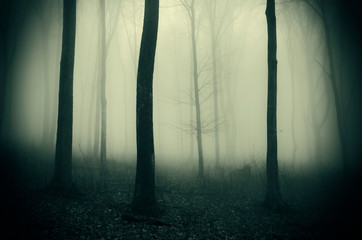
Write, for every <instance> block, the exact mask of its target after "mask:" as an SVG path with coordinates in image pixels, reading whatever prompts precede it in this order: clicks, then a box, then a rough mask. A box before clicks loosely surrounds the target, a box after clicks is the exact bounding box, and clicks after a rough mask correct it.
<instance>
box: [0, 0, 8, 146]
mask: <svg viewBox="0 0 362 240" xmlns="http://www.w3.org/2000/svg"><path fill="white" fill-rule="evenodd" d="M0 4H1V8H0V11H1V12H0V61H1V62H0V147H1V145H2V144H3V143H4V142H3V141H4V139H3V138H4V135H5V134H4V126H3V122H4V118H5V101H6V89H7V85H8V84H7V82H8V69H9V66H8V39H7V38H8V33H9V18H10V9H11V1H10V0H5V1H2V2H1V3H0Z"/></svg>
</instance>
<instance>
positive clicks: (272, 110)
mask: <svg viewBox="0 0 362 240" xmlns="http://www.w3.org/2000/svg"><path fill="white" fill-rule="evenodd" d="M265 14H266V19H267V26H268V107H267V157H266V175H267V193H266V199H265V205H266V206H267V207H269V208H272V209H273V208H279V207H280V206H281V194H280V188H279V174H278V139H277V63H278V62H277V34H276V17H275V0H267V7H266V12H265Z"/></svg>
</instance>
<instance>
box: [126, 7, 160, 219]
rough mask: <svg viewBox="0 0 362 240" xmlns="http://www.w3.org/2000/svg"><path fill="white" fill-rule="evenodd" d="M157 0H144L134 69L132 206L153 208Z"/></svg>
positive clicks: (149, 211) (139, 209) (145, 209)
mask: <svg viewBox="0 0 362 240" xmlns="http://www.w3.org/2000/svg"><path fill="white" fill-rule="evenodd" d="M158 12H159V1H158V0H145V12H144V22H143V32H142V39H141V49H140V56H139V62H138V72H137V102H136V106H137V111H136V119H137V122H136V130H137V168H136V183H135V191H134V195H133V202H132V209H133V210H134V211H136V212H140V213H142V214H152V213H154V211H155V207H156V199H155V150H154V136H153V88H152V85H153V72H154V63H155V53H156V43H157V32H158Z"/></svg>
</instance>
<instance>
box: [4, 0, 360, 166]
mask: <svg viewBox="0 0 362 240" xmlns="http://www.w3.org/2000/svg"><path fill="white" fill-rule="evenodd" d="M207 2H208V1H197V4H196V14H197V23H196V26H197V54H198V60H199V61H198V66H199V69H200V70H201V69H202V70H203V71H202V72H201V73H200V78H199V81H200V83H199V85H203V86H204V87H203V90H202V92H201V93H200V94H201V100H203V99H205V101H204V102H203V104H202V107H201V108H202V110H201V111H202V113H201V119H202V122H203V125H205V126H206V129H207V128H210V127H212V119H213V98H212V96H211V97H209V98H208V96H210V94H212V82H211V81H212V69H211V48H210V44H211V42H210V25H209V18H208V16H207V14H208V13H207V7H206V6H207V5H206V4H207ZM226 2H227V1H217V4H219V5H220V6H219V7H218V12H217V14H218V15H217V16H218V17H217V18H216V22H217V21H219V20H220V19H224V27H223V28H222V29H223V30H222V31H223V34H222V37H221V38H220V42H219V45H218V48H217V49H216V54H217V64H218V84H219V90H220V92H219V119H220V122H222V125H221V126H220V149H221V150H220V151H221V162H222V163H225V164H233V165H237V166H240V165H242V164H244V163H247V162H250V161H251V160H253V161H257V162H259V163H261V164H263V163H264V161H265V154H266V107H267V104H266V103H267V28H266V18H265V1H255V0H243V1H230V5H229V6H228V7H226V8H225V6H226V4H224V3H226ZM335 2H337V3H335ZM336 4H338V1H331V4H330V8H331V11H330V13H331V14H330V15H329V16H330V19H331V24H330V25H331V26H332V29H333V30H336V31H335V32H334V33H333V34H334V35H333V36H334V38H335V39H334V40H335V41H336V42H337V40H338V37H339V36H341V35H343V34H339V33H342V32H343V33H345V32H347V31H348V30H350V29H348V26H349V27H350V28H353V26H351V25H348V24H345V22H343V21H342V19H344V18H343V16H341V15H338V14H337V13H336V11H335V9H338V8H337V7H338V5H336ZM14 5H15V7H14V8H13V13H14V14H12V19H13V21H12V26H13V27H12V28H11V31H10V34H9V37H8V41H9V42H10V47H11V49H13V57H12V61H11V65H10V68H9V78H10V84H9V86H8V89H7V96H6V112H7V114H6V116H5V117H4V119H5V122H4V129H6V132H7V134H6V139H7V144H8V146H9V148H12V147H21V149H24V151H35V152H42V153H44V154H46V156H49V157H48V159H49V161H50V162H53V159H54V158H53V155H54V150H55V134H56V121H57V106H58V105H57V104H58V103H57V101H58V84H59V63H60V51H61V29H62V2H61V1H58V0H52V1H50V0H49V1H46V0H43V1H25V0H24V1H20V0H19V1H16V4H14ZM143 7H144V1H141V0H135V1H132V0H121V1H116V0H112V1H111V0H108V1H106V24H107V29H106V33H107V43H108V55H107V80H106V97H107V157H108V158H109V159H113V160H117V161H132V162H135V159H136V156H135V155H136V125H135V123H136V108H135V107H136V101H135V100H136V70H137V64H138V51H139V44H140V38H141V34H142V25H143ZM224 13H226V14H225V17H224V16H223V15H224ZM276 14H277V37H278V56H277V58H278V144H279V146H278V147H279V149H278V151H279V152H278V153H279V160H280V162H281V163H290V164H293V166H295V167H298V168H299V167H303V166H304V167H305V166H308V165H309V164H312V165H313V166H314V165H318V166H322V167H325V166H337V167H340V166H342V161H341V160H340V158H341V155H340V144H339V140H338V132H337V131H336V129H337V125H336V113H335V107H334V101H333V92H332V88H331V84H330V81H329V79H328V77H327V76H328V74H327V73H326V72H327V71H328V67H327V66H328V61H327V59H326V51H325V37H324V32H323V28H322V25H321V21H320V19H319V18H318V16H316V15H315V14H314V13H313V11H311V9H310V8H309V7H308V6H307V5H306V4H304V3H302V2H300V1H296V2H292V1H288V2H285V3H279V4H277V7H276ZM351 32H354V31H351ZM100 34H101V31H100V8H99V1H98V0H78V1H77V34H76V51H75V68H74V69H75V70H74V120H73V153H74V157H81V156H82V152H83V153H84V154H85V155H86V156H89V159H95V157H94V155H93V154H94V153H95V151H94V147H95V146H97V143H95V136H96V131H100V125H98V127H96V122H97V120H96V114H97V111H96V109H97V107H96V106H97V103H96V99H97V97H98V98H99V91H98V90H97V85H99V79H100ZM344 36H345V38H346V44H347V45H348V44H349V45H350V46H351V47H350V48H347V49H350V50H347V51H346V52H345V53H344V54H346V55H345V56H346V57H345V58H346V59H347V60H346V62H345V63H344V64H345V66H346V67H343V66H344V65H342V67H341V68H339V70H338V74H340V72H341V71H342V70H343V71H342V73H341V74H344V76H346V77H344V78H343V81H342V82H341V86H343V91H344V92H345V93H347V94H344V95H343V97H345V96H347V97H346V102H349V101H350V102H352V104H351V106H352V107H351V116H350V117H349V119H352V120H351V122H350V123H349V125H348V126H350V127H351V129H353V131H350V135H349V144H350V145H349V146H350V152H351V154H352V155H353V154H355V155H356V154H358V151H357V150H358V145H359V140H358V139H359V132H360V129H359V127H356V126H358V125H359V124H358V123H359V121H360V105H359V93H360V83H359V82H360V81H359V80H358V81H355V80H354V79H355V78H356V75H355V74H356V73H355V72H353V71H354V70H358V67H359V66H360V63H358V62H356V61H354V59H355V55H354V52H355V51H354V49H355V48H354V46H355V45H353V44H358V43H356V42H358V40H355V38H354V36H353V35H352V34H347V33H346V34H345V35H344ZM336 50H338V48H336ZM336 52H338V51H336ZM337 55H338V54H336V56H335V57H336V59H338V56H337ZM348 60H350V61H348ZM338 64H339V61H338V60H336V65H338ZM322 65H323V66H326V67H322ZM346 72H347V74H346ZM348 76H349V77H348ZM293 81H294V99H295V102H294V106H293V102H292V97H293V92H292V82H293ZM191 84H192V56H191V38H190V28H189V18H188V15H187V12H186V11H185V9H184V7H183V6H182V5H180V3H179V1H177V0H161V1H160V17H159V32H158V41H157V51H156V64H155V72H154V121H153V123H154V133H155V136H154V137H155V152H156V164H157V163H159V162H164V163H173V162H182V163H185V164H196V163H197V143H196V137H195V135H194V134H191V133H193V131H192V130H191V129H192V126H193V127H194V126H195V113H194V111H195V109H194V105H193V104H192V101H193V100H192V97H190V96H193V93H192V91H193V90H192V87H193V85H191ZM98 88H99V87H98ZM352 89H354V90H353V91H352ZM311 99H316V100H315V101H316V102H318V106H317V107H314V108H313V107H312V106H311V101H312V100H311ZM349 99H350V100H349ZM190 108H192V109H191V110H190ZM293 108H294V110H295V118H294V121H295V122H294V123H295V138H296V143H297V146H298V148H297V151H296V159H295V160H294V162H293V160H292V152H293V145H292V110H293ZM313 110H314V111H315V112H316V118H317V119H318V121H319V122H322V121H323V119H324V118H326V120H325V124H324V125H323V127H322V130H321V134H320V138H321V140H322V141H321V146H320V150H321V158H320V159H316V157H315V156H316V155H315V151H316V149H315V148H316V137H315V134H314V133H315V132H314V131H313V128H312V120H311V114H312V113H311V112H312V111H313ZM191 111H192V112H191ZM99 124H100V120H99ZM99 136H100V133H99ZM203 141H204V156H205V164H206V165H214V164H215V149H214V133H213V131H208V132H207V134H203ZM99 146H100V144H99V145H98V147H99ZM356 149H357V150H356ZM356 156H357V155H356Z"/></svg>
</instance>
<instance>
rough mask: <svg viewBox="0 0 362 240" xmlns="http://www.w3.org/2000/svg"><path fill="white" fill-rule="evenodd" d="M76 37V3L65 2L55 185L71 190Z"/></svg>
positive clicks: (53, 184) (68, 0)
mask: <svg viewBox="0 0 362 240" xmlns="http://www.w3.org/2000/svg"><path fill="white" fill-rule="evenodd" d="M75 34H76V0H64V3H63V38H62V55H61V61H60V77H59V104H58V127H57V140H56V150H55V166H54V176H53V181H52V186H53V187H55V188H57V189H59V190H69V189H70V188H71V187H72V139H73V138H72V133H73V71H74V51H75Z"/></svg>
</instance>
